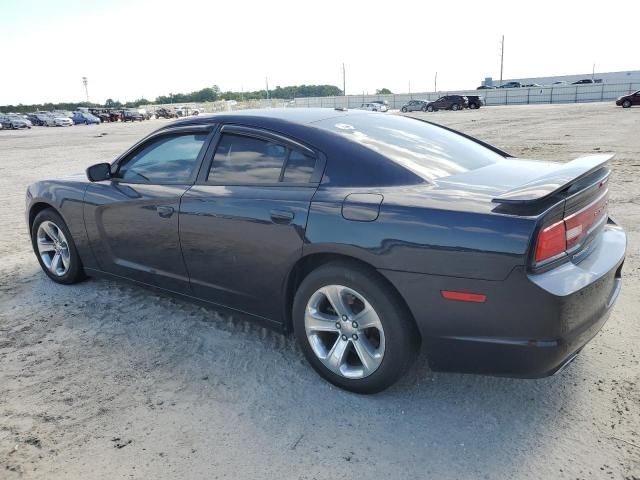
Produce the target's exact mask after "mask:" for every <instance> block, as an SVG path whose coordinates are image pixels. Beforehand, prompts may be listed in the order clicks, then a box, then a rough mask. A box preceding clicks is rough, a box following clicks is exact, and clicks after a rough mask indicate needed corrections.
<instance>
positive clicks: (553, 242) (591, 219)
mask: <svg viewBox="0 0 640 480" xmlns="http://www.w3.org/2000/svg"><path fill="white" fill-rule="evenodd" d="M608 201H609V198H608V191H605V192H604V193H603V194H602V195H600V197H598V198H597V199H596V200H595V201H593V202H591V203H590V204H589V205H587V206H586V207H584V208H583V209H582V210H579V211H577V212H576V213H573V214H571V215H569V216H567V217H565V218H564V219H562V220H560V221H559V222H556V223H554V224H553V225H549V226H548V227H545V228H543V229H542V230H540V233H539V234H538V241H537V243H536V256H535V261H536V263H540V262H543V261H545V260H548V259H550V258H553V257H555V256H557V255H560V254H561V253H564V252H566V251H567V250H571V249H573V248H574V247H577V246H579V245H580V244H581V243H582V241H583V240H584V239H585V237H586V236H587V235H588V234H589V233H590V232H591V231H592V230H593V228H594V227H596V226H597V225H598V224H600V222H602V221H603V220H604V219H605V218H606V217H607V213H608V211H607V205H608Z"/></svg>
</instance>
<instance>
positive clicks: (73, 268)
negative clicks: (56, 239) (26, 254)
mask: <svg viewBox="0 0 640 480" xmlns="http://www.w3.org/2000/svg"><path fill="white" fill-rule="evenodd" d="M45 221H49V222H52V223H54V224H55V225H56V226H57V227H58V228H59V229H60V230H62V233H63V234H64V236H65V239H66V244H67V247H68V248H69V259H70V265H69V268H68V269H67V271H66V273H65V274H64V275H62V276H58V275H55V274H53V273H52V272H50V271H49V269H48V268H47V266H46V265H45V264H44V262H43V260H42V258H41V257H40V253H39V251H38V237H37V235H38V227H39V226H40V225H41V224H42V223H43V222H45ZM31 245H32V246H33V251H34V253H35V254H36V258H37V259H38V263H40V267H41V268H42V270H43V271H44V273H46V274H47V276H48V277H49V278H50V279H51V280H53V281H54V282H56V283H62V284H64V285H71V284H73V283H78V282H80V281H82V280H84V279H85V278H86V275H85V273H84V268H83V267H82V261H81V260H80V256H79V255H78V249H77V248H76V244H75V243H74V241H73V237H72V236H71V232H70V231H69V228H68V227H67V224H66V223H65V222H64V220H63V219H62V217H61V216H60V215H59V214H58V213H57V212H56V211H55V210H53V209H52V208H47V209H45V210H42V211H41V212H40V213H38V215H36V218H35V219H34V220H33V224H32V225H31Z"/></svg>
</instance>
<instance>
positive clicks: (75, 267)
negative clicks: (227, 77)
mask: <svg viewBox="0 0 640 480" xmlns="http://www.w3.org/2000/svg"><path fill="white" fill-rule="evenodd" d="M610 158H611V156H610V155H602V154H600V155H590V156H584V157H580V158H578V159H576V160H573V161H571V162H568V163H564V164H563V163H551V162H542V161H533V160H521V159H516V158H513V157H511V156H510V155H508V154H507V153H505V152H502V151H500V150H499V149H497V148H494V147H492V146H490V145H487V144H485V143H483V142H482V141H480V140H477V139H474V138H471V137H469V136H467V135H465V134H462V133H458V132H455V131H453V130H450V129H448V128H445V127H441V126H438V125H435V124H432V123H429V122H424V121H421V120H417V119H412V118H407V117H402V116H395V115H379V114H375V113H368V112H363V111H336V110H329V109H306V110H303V109H287V110H261V111H244V112H233V113H225V114H220V115H213V116H199V117H197V118H193V119H188V120H183V121H178V122H174V123H171V124H169V125H166V126H164V127H162V128H161V129H159V130H157V131H156V132H154V133H152V134H151V135H149V136H147V137H146V138H144V139H143V140H141V141H140V142H139V143H137V144H136V145H134V146H133V147H131V148H130V149H129V150H127V151H126V152H125V153H123V154H122V155H121V156H119V157H118V158H117V159H116V160H114V161H113V162H112V163H110V164H109V163H102V164H97V165H94V166H92V167H90V168H89V169H88V170H87V175H86V176H85V175H76V176H72V177H67V178H64V179H60V180H47V181H41V182H37V183H34V184H33V185H31V186H30V187H29V188H28V191H27V221H28V225H29V230H30V233H31V239H32V242H33V249H34V251H35V253H36V256H37V259H38V261H39V262H40V265H41V267H42V269H43V270H44V272H45V273H46V274H47V275H48V276H49V277H50V278H51V279H52V280H54V281H56V282H58V283H63V284H72V283H75V282H78V281H80V280H82V279H84V278H85V276H108V277H113V278H119V279H128V280H131V281H133V282H135V283H137V284H139V285H145V286H151V287H155V288H157V289H161V290H163V291H166V292H170V293H172V294H174V295H179V296H183V297H186V298H189V299H192V300H196V301H199V302H203V303H204V304H207V305H212V306H214V308H218V307H223V308H226V309H229V310H231V311H233V312H237V313H242V314H244V315H247V316H248V317H250V318H252V319H254V320H256V321H258V322H262V323H263V324H265V325H269V326H273V327H276V328H279V329H282V330H284V331H293V332H294V334H295V336H296V338H297V340H298V341H299V343H300V346H301V349H302V351H303V352H304V354H305V356H306V358H307V359H308V361H309V363H310V364H311V365H312V366H313V367H314V368H315V369H316V370H317V371H318V373H319V374H320V375H322V376H323V377H324V378H325V379H327V380H328V381H330V382H332V383H334V384H335V385H338V386H340V387H342V388H345V389H348V390H352V391H355V392H361V393H371V392H377V391H380V390H382V389H384V388H386V387H388V386H389V385H391V384H392V383H394V382H395V381H396V380H397V379H398V378H399V377H400V376H401V375H402V374H403V372H404V371H405V370H406V369H407V368H408V367H409V366H410V365H411V364H412V362H413V361H414V359H415V358H416V355H417V353H418V352H419V350H420V349H423V350H424V351H425V353H426V356H427V358H428V360H429V363H430V366H431V368H433V369H434V370H449V371H458V372H473V373H483V374H492V375H507V376H518V377H540V376H545V375H550V374H553V373H555V372H557V371H558V370H559V369H561V368H562V367H564V366H565V365H567V364H568V363H569V362H570V361H571V360H572V359H573V358H574V357H575V355H576V354H577V353H578V352H579V351H580V350H581V349H582V348H583V347H584V346H585V344H586V343H587V342H588V341H589V340H590V339H591V338H592V337H593V336H594V335H596V333H597V332H598V331H599V330H600V328H601V327H602V325H603V324H604V322H605V320H606V319H607V317H608V316H609V313H610V312H611V309H612V306H613V304H614V302H615V300H616V298H617V296H618V293H619V291H620V284H621V270H622V264H623V261H624V257H625V248H626V237H625V233H624V231H623V230H622V229H621V228H620V227H619V226H617V225H616V223H615V222H614V221H613V220H612V219H611V218H610V217H609V215H608V198H609V174H610V168H609V166H608V161H609V159H610ZM282 368H287V367H286V366H283V367H282ZM594 368H595V366H594Z"/></svg>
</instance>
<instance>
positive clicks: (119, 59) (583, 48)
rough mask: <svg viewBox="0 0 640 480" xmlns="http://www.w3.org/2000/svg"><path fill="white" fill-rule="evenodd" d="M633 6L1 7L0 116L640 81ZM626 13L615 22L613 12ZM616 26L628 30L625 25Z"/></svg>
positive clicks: (49, 2) (72, 1)
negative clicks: (488, 82) (148, 102)
mask: <svg viewBox="0 0 640 480" xmlns="http://www.w3.org/2000/svg"><path fill="white" fill-rule="evenodd" d="M637 11H638V5H637V2H636V1H633V0H626V1H618V0H609V1H607V2H606V3H602V2H597V3H595V2H584V1H567V0H565V1H559V0H553V1H547V0H536V1H535V2H520V3H513V2H511V3H510V2H506V3H505V2H478V1H477V0H475V1H473V2H466V1H456V0H449V1H444V2H428V1H425V0H422V1H414V2H409V1H404V0H396V1H393V2H390V1H385V2H379V1H345V0H341V1H334V0H322V1H321V2H320V1H317V2H308V1H307V2H305V1H300V0H299V1H280V0H270V1H245V0H235V1H232V2H226V1H225V2H217V1H211V0H209V1H207V0H179V1H177V0H171V1H162V0H155V1H153V0H111V1H108V0H0V32H2V43H1V45H0V105H7V104H18V103H23V104H31V103H42V102H74V101H82V100H84V99H85V91H84V86H83V84H82V77H87V78H88V89H89V98H90V100H91V101H93V102H100V103H102V102H104V100H106V99H107V98H113V99H115V100H120V101H129V100H134V99H137V98H140V97H143V96H144V97H145V98H148V99H154V98H155V97H156V96H158V95H167V94H169V93H178V92H182V93H186V92H190V91H193V90H199V89H201V88H204V87H211V86H213V85H219V86H220V88H221V89H222V90H234V91H240V90H241V89H243V90H245V91H249V90H259V89H263V88H264V87H265V81H266V80H265V78H268V82H269V86H270V87H271V88H273V87H275V86H277V85H280V86H287V85H298V84H332V85H336V86H338V87H339V88H342V64H343V63H344V64H345V69H346V90H347V94H362V93H363V92H364V93H375V91H376V89H380V88H383V87H384V88H388V89H390V90H391V91H393V92H396V93H403V92H407V91H408V90H409V85H410V88H411V91H412V92H426V91H433V88H434V76H435V74H436V72H437V74H438V85H437V87H438V90H454V89H469V88H475V87H476V86H478V85H480V82H481V80H482V79H484V78H485V77H488V76H491V77H493V78H494V79H498V78H499V77H500V40H501V36H502V35H504V36H505V49H504V74H503V78H505V79H508V78H519V77H535V76H551V75H569V74H580V73H590V72H591V69H592V67H593V64H594V63H595V64H596V72H607V71H623V70H638V69H640V56H639V55H638V46H639V40H640V34H639V33H638V28H637V22H635V23H634V20H633V19H632V17H633V16H634V15H635V16H636V18H637V14H638V13H637ZM625 12H626V13H625ZM625 17H626V19H627V20H624V19H625Z"/></svg>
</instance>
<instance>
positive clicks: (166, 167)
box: [115, 133, 207, 183]
mask: <svg viewBox="0 0 640 480" xmlns="http://www.w3.org/2000/svg"><path fill="white" fill-rule="evenodd" d="M206 138H207V134H206V133H186V134H178V135H163V136H161V137H159V138H154V139H152V140H150V141H149V142H147V143H146V144H144V145H143V146H142V147H141V148H139V149H138V150H137V151H136V152H135V153H134V154H133V155H132V156H130V157H129V158H127V159H126V160H125V161H124V162H123V163H121V164H120V166H119V168H118V172H117V173H116V175H115V177H116V178H120V179H122V180H130V181H134V182H149V183H172V182H186V181H188V180H189V179H190V178H191V174H192V173H193V170H194V168H195V164H196V160H197V158H198V154H199V153H200V150H202V147H203V145H204V142H205V140H206Z"/></svg>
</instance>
